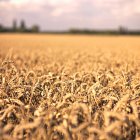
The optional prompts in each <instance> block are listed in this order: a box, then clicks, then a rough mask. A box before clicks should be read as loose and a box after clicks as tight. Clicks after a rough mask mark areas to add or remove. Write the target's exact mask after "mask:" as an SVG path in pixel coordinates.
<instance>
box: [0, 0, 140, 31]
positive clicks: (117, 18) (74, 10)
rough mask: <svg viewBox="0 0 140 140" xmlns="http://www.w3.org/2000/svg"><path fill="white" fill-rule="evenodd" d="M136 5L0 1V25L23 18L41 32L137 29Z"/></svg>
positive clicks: (139, 11) (127, 0)
mask: <svg viewBox="0 0 140 140" xmlns="http://www.w3.org/2000/svg"><path fill="white" fill-rule="evenodd" d="M139 5H140V0H6V1H4V0H3V1H0V20H1V21H0V22H2V23H3V24H10V21H11V22H12V20H13V19H14V18H16V19H21V18H23V19H25V20H28V23H30V24H33V22H37V23H38V24H40V25H41V26H42V28H44V29H57V28H61V29H66V28H70V27H81V28H82V27H83V28H84V27H85V28H87V27H89V28H93V26H94V27H98V28H109V27H112V28H114V27H117V26H118V25H120V24H125V25H126V26H129V24H130V23H131V27H132V26H133V27H137V28H138V23H139V21H140V18H138V16H137V15H140V6H139ZM132 19H133V23H132V22H131V20H132ZM62 24H63V26H62Z"/></svg>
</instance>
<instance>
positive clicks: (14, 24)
mask: <svg viewBox="0 0 140 140" xmlns="http://www.w3.org/2000/svg"><path fill="white" fill-rule="evenodd" d="M13 31H14V32H16V31H17V21H16V20H13Z"/></svg>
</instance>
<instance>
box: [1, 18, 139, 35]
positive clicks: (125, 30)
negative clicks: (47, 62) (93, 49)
mask: <svg viewBox="0 0 140 140" xmlns="http://www.w3.org/2000/svg"><path fill="white" fill-rule="evenodd" d="M0 32H13V33H16V32H20V33H44V34H45V33H48V34H88V35H90V34H91V35H92V34H95V35H98V34H99V35H100V34H101V35H140V30H128V28H126V27H123V26H119V28H118V29H116V30H91V29H77V28H72V29H70V30H68V31H40V28H39V26H38V25H33V26H32V27H30V28H27V26H26V24H25V21H24V20H21V21H20V24H19V26H17V21H16V20H13V25H12V27H9V28H8V27H5V26H3V25H1V24H0Z"/></svg>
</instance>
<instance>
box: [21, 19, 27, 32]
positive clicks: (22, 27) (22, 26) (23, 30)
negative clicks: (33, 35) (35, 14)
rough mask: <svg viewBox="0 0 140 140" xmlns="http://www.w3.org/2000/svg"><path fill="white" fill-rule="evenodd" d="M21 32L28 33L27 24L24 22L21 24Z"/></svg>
mask: <svg viewBox="0 0 140 140" xmlns="http://www.w3.org/2000/svg"><path fill="white" fill-rule="evenodd" d="M20 31H21V32H25V31H26V24H25V22H24V20H21V22H20Z"/></svg>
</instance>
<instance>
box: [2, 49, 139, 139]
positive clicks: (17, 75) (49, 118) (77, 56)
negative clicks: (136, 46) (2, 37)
mask: <svg viewBox="0 0 140 140" xmlns="http://www.w3.org/2000/svg"><path fill="white" fill-rule="evenodd" d="M7 53H8V52H7V51H5V52H4V51H3V52H1V53H0V139H2V140H17V139H28V140H31V139H32V140H46V139H50V140H51V139H52V140H62V139H66V140H77V139H78V140H85V139H87V140H123V139H124V140H125V139H127V140H134V139H140V71H139V70H140V67H139V66H140V63H139V61H138V60H137V56H136V57H134V56H133V55H130V54H129V53H128V54H127V53H126V54H125V55H122V52H121V51H118V52H115V53H113V52H111V53H110V54H107V53H105V52H100V51H98V50H94V52H93V54H90V53H88V52H85V53H83V52H77V51H76V50H75V51H72V52H70V53H68V52H67V51H54V52H53V51H47V50H46V52H43V51H35V50H32V53H30V52H26V51H24V50H23V49H21V50H20V49H19V50H18V52H15V51H13V53H10V54H7Z"/></svg>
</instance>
